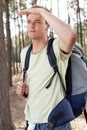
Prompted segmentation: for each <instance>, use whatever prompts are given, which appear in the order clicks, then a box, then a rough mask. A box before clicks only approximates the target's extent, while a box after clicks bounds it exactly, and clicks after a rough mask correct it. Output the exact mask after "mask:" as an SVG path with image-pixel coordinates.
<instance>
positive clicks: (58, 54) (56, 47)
mask: <svg viewBox="0 0 87 130" xmlns="http://www.w3.org/2000/svg"><path fill="white" fill-rule="evenodd" d="M53 50H54V53H55V55H56V57H57V58H60V59H62V60H66V59H68V58H69V57H70V54H71V53H69V54H65V53H64V52H63V51H62V50H61V49H60V47H59V38H55V39H54V41H53Z"/></svg>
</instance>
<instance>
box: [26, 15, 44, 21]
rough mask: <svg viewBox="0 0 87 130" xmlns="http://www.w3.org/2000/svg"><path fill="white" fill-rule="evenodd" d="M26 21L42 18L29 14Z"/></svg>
mask: <svg viewBox="0 0 87 130" xmlns="http://www.w3.org/2000/svg"><path fill="white" fill-rule="evenodd" d="M28 20H40V21H41V20H43V18H42V16H41V15H39V14H30V15H28Z"/></svg>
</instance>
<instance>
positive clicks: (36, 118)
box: [21, 39, 69, 123]
mask: <svg viewBox="0 0 87 130" xmlns="http://www.w3.org/2000/svg"><path fill="white" fill-rule="evenodd" d="M53 48H54V52H55V55H56V57H57V62H58V67H59V70H60V73H61V75H62V78H63V80H64V77H65V73H66V67H67V62H68V58H69V54H68V55H65V54H64V53H63V52H61V51H60V49H59V47H58V39H55V40H54V42H53ZM27 49H28V47H26V48H24V49H23V50H22V52H21V62H22V65H23V66H24V61H25V55H26V51H27ZM53 73H54V71H53V68H52V67H51V65H50V63H49V60H48V56H47V46H46V47H45V48H44V49H43V50H42V51H40V52H39V53H37V54H31V56H30V63H29V69H28V71H27V84H28V86H29V96H28V98H27V103H26V107H25V118H26V120H28V121H30V122H32V123H47V119H48V115H49V113H50V112H51V111H52V109H53V108H54V107H55V106H56V105H57V104H58V103H59V102H60V101H61V100H62V99H63V98H64V96H65V94H64V92H63V88H62V86H61V82H60V79H59V77H58V74H56V75H55V77H54V79H53V81H52V83H51V86H50V87H49V88H48V89H46V86H47V84H48V83H49V81H50V79H51V77H52V75H53ZM64 83H65V80H64Z"/></svg>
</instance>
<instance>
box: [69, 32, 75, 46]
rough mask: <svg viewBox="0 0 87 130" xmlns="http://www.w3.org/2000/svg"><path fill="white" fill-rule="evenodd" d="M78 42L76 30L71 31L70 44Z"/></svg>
mask: <svg viewBox="0 0 87 130" xmlns="http://www.w3.org/2000/svg"><path fill="white" fill-rule="evenodd" d="M75 42H76V34H75V33H74V32H72V33H71V35H70V37H69V39H68V44H69V45H71V46H73V45H74V44H75Z"/></svg>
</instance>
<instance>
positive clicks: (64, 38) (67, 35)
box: [19, 7, 76, 53]
mask: <svg viewBox="0 0 87 130" xmlns="http://www.w3.org/2000/svg"><path fill="white" fill-rule="evenodd" d="M31 13H39V14H40V15H41V16H42V17H43V18H44V19H45V20H46V21H47V23H48V24H49V26H50V27H52V28H53V30H54V31H55V33H56V34H57V35H58V37H59V46H60V49H61V50H62V51H64V52H65V53H70V52H71V50H72V47H73V45H74V44H75V41H76V34H75V33H74V32H73V30H72V29H71V28H70V27H69V26H68V25H66V24H65V23H64V22H63V21H62V20H60V19H59V18H57V17H56V16H54V15H52V14H51V13H50V12H49V11H47V10H46V9H44V8H37V7H36V8H35V7H34V8H30V9H26V10H23V11H20V12H19V15H29V14H31Z"/></svg>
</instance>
